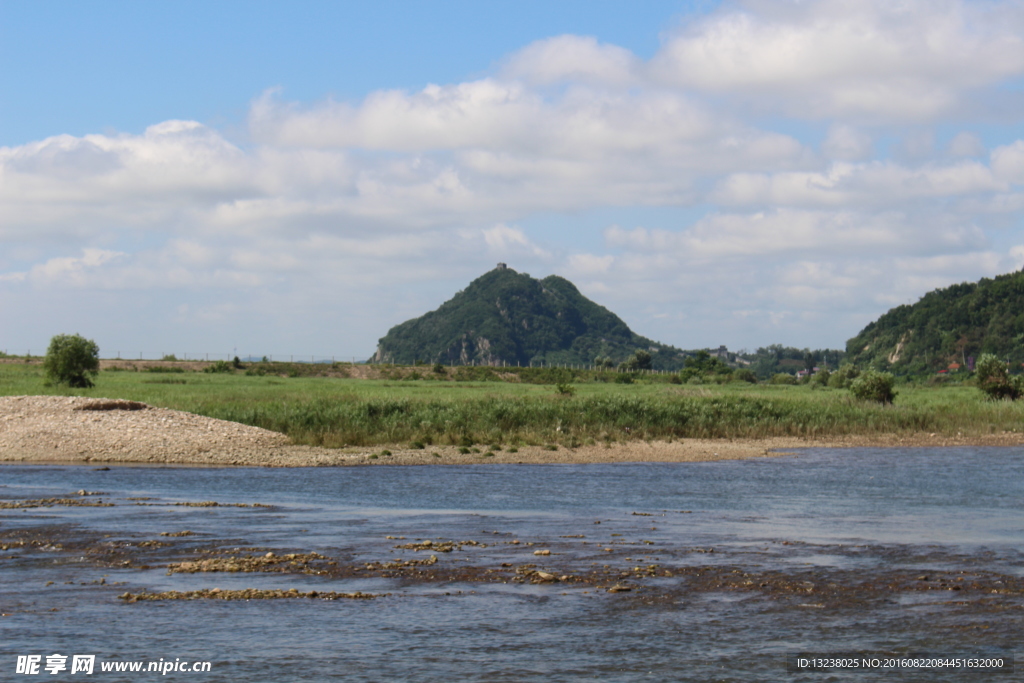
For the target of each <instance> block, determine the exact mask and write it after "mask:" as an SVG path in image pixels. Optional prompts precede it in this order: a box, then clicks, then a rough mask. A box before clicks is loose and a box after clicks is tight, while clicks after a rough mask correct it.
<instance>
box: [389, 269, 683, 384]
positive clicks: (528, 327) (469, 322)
mask: <svg viewBox="0 0 1024 683" xmlns="http://www.w3.org/2000/svg"><path fill="white" fill-rule="evenodd" d="M638 348H642V349H646V350H648V351H650V353H651V356H652V365H653V367H654V368H656V369H676V368H679V367H681V366H682V364H683V358H684V355H683V352H682V351H680V350H679V349H676V348H673V347H671V346H665V345H664V344H659V343H657V342H653V341H651V340H650V339H647V338H645V337H641V336H640V335H638V334H635V333H634V332H633V331H632V330H630V329H629V327H628V326H627V325H626V323H624V322H622V320H621V319H620V318H619V317H618V316H617V315H615V314H614V313H612V312H611V311H609V310H608V309H606V308H604V307H603V306H599V305H598V304H595V303H594V302H593V301H591V300H589V299H587V298H586V297H585V296H583V295H582V294H580V292H579V290H578V289H576V286H575V285H573V284H572V283H571V282H569V281H568V280H566V279H565V278H561V277H558V276H557V275H551V276H549V277H546V278H544V279H543V280H536V279H534V278H532V277H530V276H529V275H527V274H525V273H517V272H516V271H514V270H512V269H511V268H504V267H498V268H495V269H494V270H492V271H490V272H488V273H485V274H484V275H482V276H480V277H479V278H477V279H476V280H474V281H473V282H471V283H470V284H469V286H468V287H466V289H465V290H464V291H461V292H459V293H458V294H456V295H455V296H454V297H452V298H451V299H450V300H449V301H446V302H445V303H444V304H442V305H441V307H440V308H438V309H437V310H436V311H431V312H430V313H427V314H425V315H423V316H421V317H419V318H415V319H413V320H408V321H406V322H404V323H402V324H401V325H396V326H395V327H393V328H391V330H389V331H388V333H387V335H386V336H385V337H383V338H382V339H381V340H380V343H379V344H378V346H377V353H376V354H374V357H373V358H372V359H371V362H377V363H402V364H411V363H414V362H416V361H419V362H429V363H438V362H439V363H444V364H446V365H448V364H455V365H471V364H476V365H502V364H507V365H517V364H519V365H523V366H528V365H530V364H533V365H539V364H546V365H554V364H577V365H585V364H588V363H593V362H594V359H595V358H597V357H599V356H600V357H609V358H611V360H612V361H613V362H615V363H619V362H620V361H623V360H625V359H626V358H627V357H629V356H631V355H632V354H633V352H634V351H635V350H636V349H638Z"/></svg>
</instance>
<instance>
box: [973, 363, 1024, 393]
mask: <svg viewBox="0 0 1024 683" xmlns="http://www.w3.org/2000/svg"><path fill="white" fill-rule="evenodd" d="M975 373H976V376H977V378H978V388H979V389H981V390H982V391H984V392H985V395H986V396H988V397H989V398H991V399H993V400H999V399H1002V398H1008V399H1010V400H1011V401H1014V400H1016V399H1018V398H1020V397H1021V394H1024V378H1022V377H1010V373H1009V372H1007V369H1006V363H1004V362H1003V361H1001V360H999V359H998V358H996V357H995V356H994V355H992V354H991V353H983V354H981V358H979V359H978V365H977V367H976V369H975Z"/></svg>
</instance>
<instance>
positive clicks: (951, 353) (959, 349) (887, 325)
mask: <svg viewBox="0 0 1024 683" xmlns="http://www.w3.org/2000/svg"><path fill="white" fill-rule="evenodd" d="M982 353H992V354H995V355H996V356H998V357H999V358H1003V359H1007V360H1009V361H1010V366H1011V368H1020V367H1021V363H1022V362H1024V272H1016V273H1010V274H1008V275H1000V276H998V277H995V278H992V279H989V278H984V279H982V280H981V281H979V282H977V283H966V282H965V283H963V284H959V285H952V286H950V287H946V288H945V289H937V290H935V291H932V292H929V293H928V294H925V295H924V296H923V297H921V299H920V301H918V302H917V303H915V304H913V305H905V306H897V307H896V308H893V309H892V310H890V311H889V312H888V313H886V314H885V315H883V316H882V317H880V318H879V319H878V320H876V321H875V322H873V323H871V324H870V325H868V326H867V327H865V328H864V329H863V330H862V331H861V333H860V334H858V335H857V336H856V337H854V338H853V339H851V340H850V341H848V342H847V343H846V354H847V358H848V359H849V360H850V361H851V362H853V363H854V364H857V365H861V366H867V365H870V366H872V367H877V368H883V369H888V370H891V371H892V372H895V373H897V374H901V375H902V374H926V373H932V372H937V371H939V370H942V369H945V368H948V367H949V365H950V363H959V364H961V366H965V365H966V363H967V359H968V358H969V357H971V356H973V357H975V358H977V357H978V356H980V355H981V354H982Z"/></svg>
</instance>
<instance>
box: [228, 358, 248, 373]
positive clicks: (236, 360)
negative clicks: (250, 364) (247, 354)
mask: <svg viewBox="0 0 1024 683" xmlns="http://www.w3.org/2000/svg"><path fill="white" fill-rule="evenodd" d="M231 367H233V368H234V369H235V370H244V369H245V366H244V365H242V361H241V360H240V359H239V358H238V356H235V357H234V358H233V359H231Z"/></svg>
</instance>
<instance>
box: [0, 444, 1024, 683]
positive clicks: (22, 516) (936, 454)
mask: <svg viewBox="0 0 1024 683" xmlns="http://www.w3.org/2000/svg"><path fill="white" fill-rule="evenodd" d="M83 492H84V495H83ZM203 502H216V503H217V505H216V506H213V505H205V506H196V505H183V503H192V504H195V503H203ZM0 504H2V506H3V507H2V509H0V548H2V549H0V613H2V614H3V616H2V617H0V680H19V679H20V680H33V679H39V678H45V679H46V680H64V679H70V680H77V679H80V678H85V679H86V680H88V679H90V678H91V679H95V680H103V681H120V680H124V681H138V680H147V679H153V678H154V677H161V678H163V677H166V678H172V679H189V680H197V681H324V680H346V681H347V680H351V681H444V680H459V681H462V680H466V681H474V680H479V681H484V680H486V681H534V680H537V681H539V680H544V681H589V680H600V681H634V680H652V681H762V680H763V681H779V680H784V681H842V680H856V681H861V680H883V679H884V680H929V681H933V680H934V681H963V680H978V681H985V680H1020V678H1017V677H1018V676H1020V675H1021V674H1020V672H1019V671H1017V672H1013V671H1009V670H1008V669H1009V666H1008V664H1009V662H1010V661H1011V659H1012V657H1013V655H1014V654H1015V650H1017V649H1019V648H1020V645H1019V643H1020V642H1021V634H1022V633H1024V552H1022V550H1024V450H1022V449H1016V448H1014V449H1009V448H957V449H906V450H898V449H849V450H815V449H807V450H802V451H799V452H798V453H796V454H794V455H786V456H782V457H776V458H766V459H757V460H745V461H719V462H708V463H679V464H663V463H658V464H639V463H636V464H620V465H544V466H534V465H479V466H436V467H361V468H356V467H353V468H305V469H252V468H233V469H219V468H186V467H141V466H140V467H128V466H124V467H117V466H110V467H109V468H106V467H100V466H54V465H49V466H43V465H5V466H0ZM254 504H257V505H255V506H254ZM185 531H187V532H190V533H187V534H182V532H185ZM170 534H180V535H170ZM425 541H430V544H429V545H428V544H426V543H425ZM403 545H404V546H407V547H405V548H400V547H397V546H403ZM538 551H539V552H540V554H536V553H537V552H538ZM267 553H274V555H273V556H272V557H271V558H270V559H260V558H266V557H267ZM290 553H296V554H298V555H296V557H297V558H298V559H296V560H294V561H286V560H287V557H288V554H290ZM310 553H317V555H309V554H310ZM304 558H305V559H304ZM432 558H434V559H432ZM207 560H208V561H209V562H208V563H207V564H205V565H202V567H203V568H205V569H206V571H194V572H186V571H180V569H181V568H182V567H188V566H189V565H188V563H189V562H196V561H207ZM232 562H234V563H235V564H234V565H231V563H232ZM181 563H185V564H184V565H182V564H181ZM218 563H219V564H218ZM247 563H248V564H247ZM200 564H201V562H200ZM191 566H192V568H193V569H195V568H197V567H198V566H200V565H191ZM175 567H178V568H179V570H175V569H174V568H175ZM232 568H233V569H235V570H236V571H223V570H224V569H232ZM212 569H219V570H221V571H211V570H212ZM243 569H250V570H251V571H242V570H243ZM169 570H173V571H169ZM213 588H218V589H220V591H221V592H220V593H219V594H218V593H210V592H209V589H213ZM243 589H258V590H259V591H262V592H261V593H259V594H258V595H257V594H253V595H252V599H234V600H226V599H220V597H223V596H224V595H228V594H230V592H231V591H240V590H243ZM291 589H295V590H296V591H298V592H299V593H301V594H303V596H302V597H297V598H296V597H291V598H288V597H282V593H280V591H288V590H291ZM609 589H611V590H609ZM170 591H178V592H179V593H178V594H174V593H169V592H170ZM189 591H206V592H204V593H201V594H200V593H191V594H190V595H191V597H194V598H196V599H188V600H185V599H151V598H153V597H164V598H173V597H179V598H180V597H182V595H183V594H185V593H187V592H189ZM275 591H277V592H275ZM311 591H315V592H316V593H315V594H314V595H313V597H309V593H310V592H311ZM332 592H333V593H334V594H335V596H334V597H337V599H323V598H324V597H325V596H328V595H330V594H331V593H332ZM339 593H340V594H345V595H340V596H339V595H337V594H339ZM352 594H357V596H356V597H358V598H364V599H353V598H351V597H349V596H350V595H352ZM218 595H219V596H220V597H218ZM197 596H198V597H197ZM800 653H813V654H817V655H819V656H822V657H836V656H839V655H841V654H842V655H847V654H854V655H856V656H857V657H858V658H870V657H879V658H884V657H905V656H908V655H916V654H929V655H936V656H938V655H941V656H942V657H943V658H945V659H947V660H948V659H952V658H954V657H965V658H966V657H976V658H1003V659H1004V660H1005V663H1004V667H1003V669H1002V670H999V671H991V670H989V671H983V672H982V671H977V670H967V669H964V668H958V669H954V668H933V669H930V670H927V671H923V670H920V669H915V670H888V671H885V672H883V671H877V670H876V671H874V672H871V671H864V670H858V671H846V672H844V671H838V670H832V671H828V672H824V671H792V670H790V669H789V668H788V666H789V665H791V664H792V663H793V660H794V658H795V657H796V656H797V655H798V654H800ZM53 654H61V655H67V656H68V657H69V659H68V662H67V670H63V671H58V672H57V673H55V674H50V673H47V672H46V671H45V670H43V669H40V674H37V675H35V676H32V675H21V674H18V673H17V671H16V668H17V665H18V657H19V656H22V657H25V656H28V655H39V656H41V664H40V666H45V665H46V663H47V660H46V656H48V655H53ZM75 654H86V655H95V656H96V660H95V661H96V664H95V667H96V669H95V672H94V674H93V675H92V676H91V677H89V676H87V675H83V674H81V673H76V674H71V672H70V669H71V656H72V655H75ZM161 658H163V660H164V661H165V662H173V661H175V660H179V661H188V662H195V661H209V662H210V663H211V664H210V670H209V671H208V672H175V671H171V672H169V673H167V674H166V675H162V674H160V673H156V672H145V671H144V672H140V673H115V672H111V671H106V672H105V671H100V663H101V662H106V663H110V662H130V661H143V662H150V661H155V660H160V659H161ZM22 661H23V662H24V660H22Z"/></svg>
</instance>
